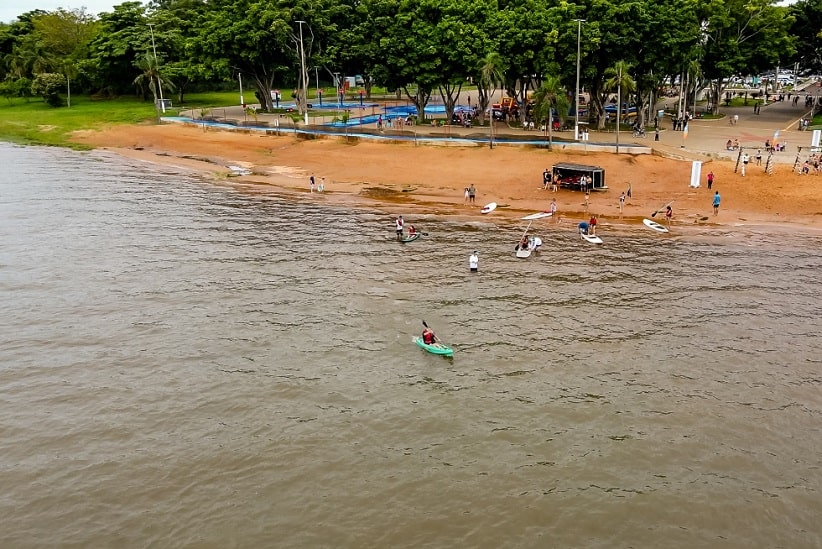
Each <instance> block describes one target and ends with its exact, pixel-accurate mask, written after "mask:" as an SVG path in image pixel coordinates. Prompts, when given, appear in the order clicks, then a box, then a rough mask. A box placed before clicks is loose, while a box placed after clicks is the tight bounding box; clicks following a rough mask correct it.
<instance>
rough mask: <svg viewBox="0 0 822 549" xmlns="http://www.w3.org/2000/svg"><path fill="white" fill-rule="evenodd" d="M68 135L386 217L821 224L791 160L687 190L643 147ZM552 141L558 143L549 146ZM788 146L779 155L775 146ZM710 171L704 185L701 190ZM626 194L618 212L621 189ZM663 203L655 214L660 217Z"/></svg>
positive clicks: (187, 129)
mask: <svg viewBox="0 0 822 549" xmlns="http://www.w3.org/2000/svg"><path fill="white" fill-rule="evenodd" d="M75 140H76V141H77V142H80V143H84V144H87V145H91V146H94V147H97V148H103V149H107V150H111V151H113V152H116V153H118V154H121V155H124V156H128V157H131V158H136V159H140V160H144V161H149V162H156V163H162V164H166V165H174V166H178V167H182V168H185V169H190V170H194V171H197V172H200V173H203V174H210V175H212V176H214V177H217V178H225V177H227V176H228V175H230V174H231V170H230V169H229V168H228V166H240V167H243V168H247V169H248V170H250V171H251V172H252V174H251V175H244V176H240V177H237V178H236V179H235V180H236V181H237V182H242V183H245V184H256V185H259V190H260V192H271V191H276V192H279V193H289V194H292V195H294V196H296V197H300V198H304V199H311V200H322V201H327V202H329V203H335V204H343V205H350V206H351V207H368V208H375V209H381V210H384V211H386V213H388V214H390V215H395V214H405V213H409V212H425V213H429V214H437V215H443V216H457V217H467V218H470V217H477V218H485V217H486V216H483V215H482V214H480V212H479V210H480V208H481V207H482V206H483V205H484V204H487V203H489V202H496V203H497V204H499V205H500V206H501V207H500V208H498V209H497V210H496V211H495V212H494V213H493V214H491V215H489V216H488V217H491V216H493V217H495V218H498V219H500V218H510V219H512V220H514V219H518V218H520V217H522V215H525V214H527V213H533V212H537V211H544V210H548V209H549V207H550V203H551V200H552V199H556V201H557V206H558V213H559V217H560V226H563V227H568V228H573V227H575V226H576V223H577V222H579V221H581V220H583V219H585V220H587V218H588V217H589V216H590V214H596V215H597V216H598V217H599V224H600V227H601V228H602V227H612V228H614V229H618V228H619V227H620V226H625V227H629V226H630V227H635V226H636V224H637V223H638V222H640V221H641V219H642V218H647V217H651V214H652V213H653V212H655V211H658V210H661V209H662V208H663V205H665V204H667V203H670V202H673V205H672V207H673V212H674V218H673V222H672V229H681V230H683V231H685V230H687V229H688V228H693V227H695V226H704V225H709V226H710V225H732V226H740V225H756V226H761V225H773V226H774V229H776V228H777V227H776V226H780V227H781V228H783V229H784V228H785V226H786V225H787V226H788V228H790V229H791V230H802V231H807V230H810V231H818V230H819V229H822V177H820V176H816V175H809V176H802V175H798V174H796V173H793V172H792V171H791V164H777V165H776V168H775V172H774V174H773V175H768V174H766V173H764V169H763V167H761V166H755V165H753V162H751V164H749V166H748V169H747V174H746V176H745V177H742V176H741V175H740V174H739V173H733V170H734V163H733V162H730V161H726V160H719V159H709V160H707V161H704V162H703V166H702V186H701V187H700V188H696V189H694V188H690V187H689V186H688V183H689V181H690V173H691V162H690V161H686V160H676V159H671V158H664V157H661V156H656V155H649V154H638V155H635V154H625V153H622V154H614V153H603V152H587V153H586V152H575V151H567V150H561V149H559V148H558V147H555V148H554V150H553V151H548V150H546V149H537V148H533V147H522V146H496V147H495V148H493V149H490V148H488V147H483V146H467V147H466V146H453V145H451V146H448V145H431V144H423V143H418V144H411V143H403V144H396V143H392V144H386V143H375V142H370V141H367V140H357V141H352V142H346V141H345V140H343V139H342V138H321V139H313V140H304V139H298V138H296V137H294V136H293V135H286V136H279V137H278V136H271V135H259V134H257V135H255V134H253V133H242V132H230V131H219V130H213V129H209V130H204V129H203V128H201V127H198V126H192V125H181V124H162V125H146V126H142V125H140V126H117V127H112V128H109V129H107V130H104V131H99V132H97V131H83V132H78V133H77V134H76V136H75ZM558 149H559V150H558ZM783 154H788V153H783ZM558 162H573V163H579V164H593V165H597V166H601V167H603V168H604V169H605V171H606V183H607V185H608V187H609V189H608V190H607V191H601V192H593V193H591V195H590V200H589V203H588V204H587V207H586V204H585V196H584V194H583V193H581V192H579V191H571V190H564V189H563V190H560V191H559V192H556V193H554V192H551V191H550V190H545V189H543V188H542V172H543V171H544V170H545V169H546V168H550V167H551V166H552V165H553V164H555V163H558ZM709 171H713V173H714V175H715V181H714V187H713V190H711V191H709V190H708V189H707V188H706V183H705V178H706V175H707V173H708V172H709ZM312 174H313V175H314V176H315V178H316V180H317V182H318V183H319V182H320V181H321V178H323V177H324V178H325V192H323V193H319V192H315V193H310V192H309V180H308V178H309V176H310V175H312ZM472 183H473V184H474V186H475V187H476V189H477V198H476V203H475V204H473V205H471V204H467V205H466V204H464V189H465V187H467V186H469V185H470V184H472ZM629 184H630V186H631V191H632V193H631V194H632V196H631V198H629V199H627V200H626V203H625V207H624V210H623V212H620V211H619V196H620V194H621V193H622V192H623V191H626V190H627V188H628V185H629ZM715 190H716V191H719V192H720V194H721V196H722V206H721V208H720V212H719V215H716V216H714V215H713V212H712V207H711V201H712V196H713V194H714V191H715ZM663 217H664V216H663V214H662V212H661V211H660V212H659V213H657V215H656V216H655V219H656V220H658V221H660V222H663V219H662V218H663Z"/></svg>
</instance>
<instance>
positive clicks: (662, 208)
mask: <svg viewBox="0 0 822 549" xmlns="http://www.w3.org/2000/svg"><path fill="white" fill-rule="evenodd" d="M673 203H674V201H673V200H671V201H670V202H668V203H667V204H665V205H664V206H662V207H661V208H660V209H658V210H657V211H655V212H654V213H652V214H651V217H654V216H656V214H658V213H659V212H661V211H662V210H664V209H665V208H667V207H668V206H670V205H671V204H673Z"/></svg>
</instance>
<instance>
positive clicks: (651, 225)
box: [642, 219, 668, 233]
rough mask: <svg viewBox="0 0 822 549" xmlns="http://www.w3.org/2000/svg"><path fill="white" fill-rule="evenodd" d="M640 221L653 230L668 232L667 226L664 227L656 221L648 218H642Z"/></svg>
mask: <svg viewBox="0 0 822 549" xmlns="http://www.w3.org/2000/svg"><path fill="white" fill-rule="evenodd" d="M642 222H643V223H644V224H645V226H646V227H648V228H649V229H653V230H655V231H659V232H661V233H667V232H668V227H665V226H664V225H660V224H659V223H657V222H656V221H652V220H650V219H643V220H642Z"/></svg>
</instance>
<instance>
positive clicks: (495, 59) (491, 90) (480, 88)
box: [477, 52, 503, 124]
mask: <svg viewBox="0 0 822 549" xmlns="http://www.w3.org/2000/svg"><path fill="white" fill-rule="evenodd" d="M502 66H503V61H502V56H501V55H500V54H499V53H497V52H492V53H489V54H487V55H486V56H485V58H484V59H483V60H482V65H481V66H480V70H479V79H478V82H477V96H478V97H477V107H478V108H479V111H480V114H479V119H480V124H485V111H486V110H487V109H488V107H489V106H490V105H491V99H492V98H493V96H494V94H495V93H496V91H497V89H498V88H499V87H500V86H501V85H502V80H503V74H502ZM493 123H494V114H493V113H491V124H493Z"/></svg>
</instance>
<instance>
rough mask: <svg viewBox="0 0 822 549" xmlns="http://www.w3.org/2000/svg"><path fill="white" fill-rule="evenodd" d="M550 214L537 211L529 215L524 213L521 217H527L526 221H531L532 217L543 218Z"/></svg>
mask: <svg viewBox="0 0 822 549" xmlns="http://www.w3.org/2000/svg"><path fill="white" fill-rule="evenodd" d="M551 215H552V214H551V212H537V213H533V214H531V215H526V216H525V217H523V218H522V219H527V220H528V221H531V220H533V219H543V218H545V217H551Z"/></svg>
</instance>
